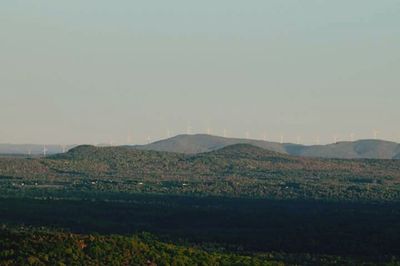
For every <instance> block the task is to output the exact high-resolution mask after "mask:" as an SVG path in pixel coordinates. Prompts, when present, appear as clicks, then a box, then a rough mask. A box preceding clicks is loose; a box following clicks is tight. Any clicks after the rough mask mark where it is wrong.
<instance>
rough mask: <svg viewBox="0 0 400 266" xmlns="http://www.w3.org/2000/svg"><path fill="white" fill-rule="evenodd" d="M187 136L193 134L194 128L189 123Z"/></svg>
mask: <svg viewBox="0 0 400 266" xmlns="http://www.w3.org/2000/svg"><path fill="white" fill-rule="evenodd" d="M186 134H187V135H190V134H192V126H191V125H190V123H188V125H187V127H186Z"/></svg>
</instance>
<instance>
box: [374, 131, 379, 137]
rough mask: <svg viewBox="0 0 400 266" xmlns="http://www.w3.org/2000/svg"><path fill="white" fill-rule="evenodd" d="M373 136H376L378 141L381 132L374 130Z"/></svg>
mask: <svg viewBox="0 0 400 266" xmlns="http://www.w3.org/2000/svg"><path fill="white" fill-rule="evenodd" d="M373 134H374V139H378V134H379V131H378V130H377V129H374V131H373Z"/></svg>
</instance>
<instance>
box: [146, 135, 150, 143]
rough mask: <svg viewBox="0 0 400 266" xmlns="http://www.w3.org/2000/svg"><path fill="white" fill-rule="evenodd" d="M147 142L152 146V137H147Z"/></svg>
mask: <svg viewBox="0 0 400 266" xmlns="http://www.w3.org/2000/svg"><path fill="white" fill-rule="evenodd" d="M146 141H147V144H150V143H151V138H150V136H147V138H146Z"/></svg>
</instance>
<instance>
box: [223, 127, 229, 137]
mask: <svg viewBox="0 0 400 266" xmlns="http://www.w3.org/2000/svg"><path fill="white" fill-rule="evenodd" d="M227 135H228V134H227V131H226V129H225V128H224V138H226V137H227Z"/></svg>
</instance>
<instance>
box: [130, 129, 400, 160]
mask: <svg viewBox="0 0 400 266" xmlns="http://www.w3.org/2000/svg"><path fill="white" fill-rule="evenodd" d="M240 143H244V144H251V145H253V146H257V147H260V148H264V149H267V150H270V151H275V152H280V153H284V154H290V155H296V156H307V157H322V158H343V159H359V158H369V159H400V144H398V143H395V142H390V141H384V140H358V141H354V142H349V141H344V142H338V143H334V144H328V145H311V146H306V145H298V144H292V143H283V144H281V143H277V142H269V141H262V140H253V139H238V138H224V137H218V136H211V135H205V134H199V135H178V136H176V137H173V138H169V139H165V140H161V141H157V142H154V143H150V144H147V145H139V146H134V148H136V149H143V150H156V151H169V152H178V153H187V154H196V153H202V152H208V151H214V150H218V149H221V148H223V147H226V146H229V145H234V144H240Z"/></svg>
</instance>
